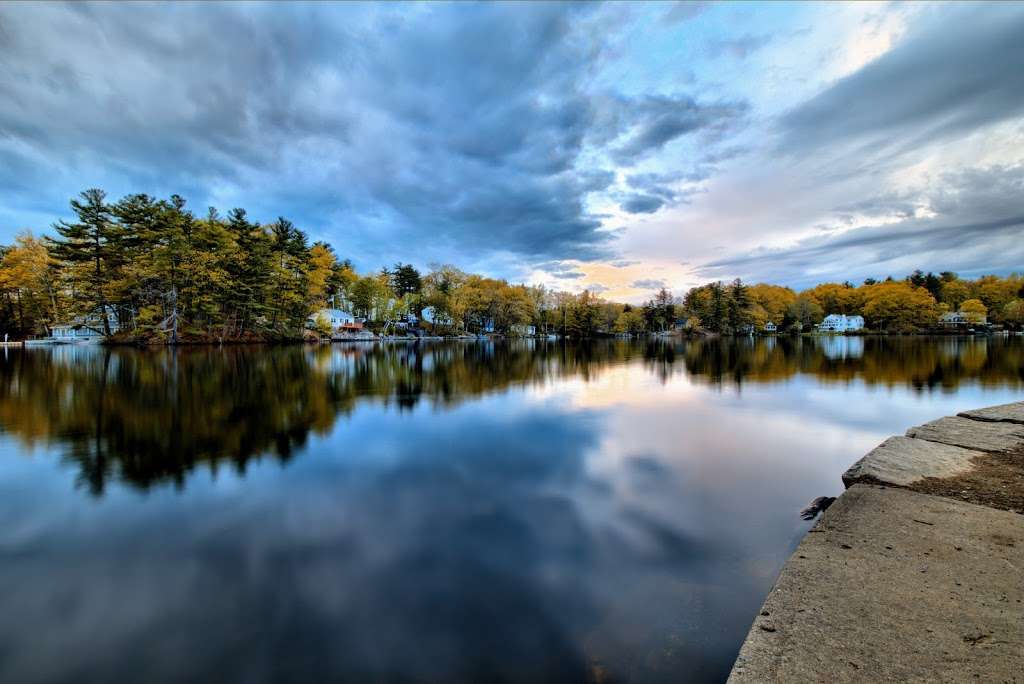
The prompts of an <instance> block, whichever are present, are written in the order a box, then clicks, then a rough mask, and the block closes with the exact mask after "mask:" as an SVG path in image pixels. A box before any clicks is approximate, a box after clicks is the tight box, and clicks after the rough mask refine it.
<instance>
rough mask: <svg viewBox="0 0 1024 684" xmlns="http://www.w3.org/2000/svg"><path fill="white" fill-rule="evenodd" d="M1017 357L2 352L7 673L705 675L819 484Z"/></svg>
mask: <svg viewBox="0 0 1024 684" xmlns="http://www.w3.org/2000/svg"><path fill="white" fill-rule="evenodd" d="M1022 343H1024V338H992V339H985V338H978V339H951V338H945V339H935V340H931V339H923V338H913V339H909V338H908V339H874V338H867V339H863V338H834V339H827V340H813V339H807V340H789V339H778V340H760V341H756V342H755V341H753V340H738V341H711V342H703V341H698V342H684V343H675V344H673V343H668V344H664V343H626V342H608V343H601V344H597V343H595V344H591V345H585V346H571V345H566V346H563V345H561V344H557V343H536V344H535V343H532V342H518V343H507V344H501V343H496V344H491V343H467V344H437V345H433V346H412V345H409V346H404V345H395V346H370V345H367V346H358V347H357V346H340V345H336V346H334V347H329V348H328V347H325V348H317V349H312V348H301V347H283V348H255V349H249V348H229V349H182V350H178V351H176V352H175V351H169V350H159V351H146V352H142V351H133V350H115V351H113V352H111V351H108V350H104V349H99V348H84V347H79V348H72V347H62V348H53V349H39V350H27V351H22V350H14V349H10V350H5V351H4V352H3V356H2V357H0V428H2V434H0V523H2V524H0V681H3V682H63V681H68V682H71V681H74V682H82V681H111V682H115V681H116V682H125V681H196V680H200V679H202V680H208V681H218V682H226V681H245V682H263V681H285V680H295V681H326V680H333V681H353V682H369V681H430V682H439V681H523V682H538V681H545V680H551V681H561V682H573V681H631V682H659V681H666V682H667V681H672V682H678V681H720V680H721V679H723V678H724V676H725V675H726V673H727V672H728V670H729V667H730V666H731V663H732V660H733V658H734V657H735V654H736V652H737V650H738V648H739V645H740V643H741V641H742V639H743V636H744V635H745V633H746V630H747V628H748V626H749V624H750V622H751V620H752V619H753V617H754V615H755V614H756V612H757V610H758V608H759V606H760V603H761V601H762V600H763V598H764V595H765V594H766V593H767V591H768V589H769V588H770V586H771V583H772V581H773V579H774V577H775V575H776V573H777V572H778V570H779V568H780V567H781V565H782V563H783V562H784V561H785V559H786V558H787V556H788V555H789V553H790V552H791V550H792V549H793V547H794V546H795V545H796V544H797V542H798V541H799V539H800V538H801V537H802V536H803V534H804V531H805V530H806V529H807V527H808V526H809V525H810V523H806V522H803V521H801V520H800V519H799V517H798V515H797V513H798V511H799V509H800V508H801V507H802V506H803V505H805V504H806V503H808V502H809V501H810V500H811V499H812V498H814V497H816V496H819V495H823V494H832V495H834V494H837V493H838V492H839V491H840V489H841V483H840V480H839V475H840V473H841V472H842V471H843V470H844V469H845V468H846V467H847V466H848V465H850V464H851V463H852V462H853V461H854V460H856V459H857V458H859V457H860V456H861V455H862V454H863V453H864V452H866V451H867V450H868V449H870V448H871V447H872V446H874V445H875V444H877V443H878V442H879V441H881V439H883V438H884V437H886V436H887V435H889V434H893V433H900V432H902V431H903V430H904V429H906V428H907V427H909V426H910V425H913V424H915V423H919V422H922V421H925V420H929V419H932V418H936V417H938V416H941V415H945V414H950V413H953V412H956V411H958V410H963V409H967V408H972V407H977V406H982V405H986V404H995V403H1001V402H1007V401H1013V400H1019V399H1021V398H1022V395H1024V344H1022Z"/></svg>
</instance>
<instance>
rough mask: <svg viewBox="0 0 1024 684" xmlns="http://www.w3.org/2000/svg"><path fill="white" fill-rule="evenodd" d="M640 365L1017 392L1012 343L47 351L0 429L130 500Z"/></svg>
mask: <svg viewBox="0 0 1024 684" xmlns="http://www.w3.org/2000/svg"><path fill="white" fill-rule="evenodd" d="M638 358H639V359H642V360H643V365H644V367H645V368H647V369H648V370H649V371H650V372H651V373H652V374H654V375H655V376H657V377H658V378H660V379H661V380H663V381H667V380H668V379H669V378H671V377H672V376H673V375H676V374H679V373H685V374H687V375H688V376H693V377H695V378H697V379H701V380H704V381H707V382H710V383H713V384H717V385H721V384H733V385H737V386H739V385H742V384H743V383H751V382H753V383H763V382H773V381H782V380H786V379H788V378H791V377H793V376H795V375H797V374H809V375H813V376H814V377H815V378H817V379H818V380H821V381H825V382H837V381H838V382H850V381H853V380H861V381H863V382H865V383H867V384H869V385H873V384H882V385H886V386H895V385H907V386H911V387H913V388H916V389H919V390H924V389H942V390H954V389H955V388H956V387H957V386H958V385H959V384H960V383H962V382H977V383H981V384H983V385H996V386H999V385H1005V386H1010V387H1017V386H1021V385H1022V384H1024V344H1022V343H1021V340H1020V339H1019V338H936V339H922V338H878V337H873V338H861V337H824V338H812V339H807V338H767V339H754V338H740V339H710V340H696V341H684V342H667V341H663V340H653V341H648V342H644V343H629V342H623V341H615V342H604V343H601V342H596V343H591V344H580V345H562V344H551V343H546V342H533V341H518V342H507V343H470V344H437V345H366V346H349V347H341V346H335V347H320V348H316V349H309V348H302V347H279V348H272V349H267V348H243V347H229V348H224V349H212V348H200V349H180V350H176V351H172V350H159V351H139V350H131V349H113V350H111V349H98V348H89V347H58V348H53V349H46V350H38V351H37V350H32V351H28V352H23V351H15V352H13V353H10V354H7V355H5V357H4V360H3V362H2V363H0V425H2V427H3V428H4V429H5V430H7V431H10V432H12V433H13V434H15V435H17V436H18V437H19V438H20V439H21V440H23V442H25V443H26V444H28V445H32V444H34V443H36V442H38V441H42V442H51V441H52V442H57V443H59V444H62V445H63V446H64V453H65V456H66V458H68V459H69V460H71V461H72V462H74V463H75V464H77V466H78V468H79V470H80V482H81V483H82V484H84V485H85V486H87V487H88V489H89V491H91V492H92V493H94V494H96V495H99V494H102V492H103V490H104V488H105V485H106V483H107V482H108V480H109V479H110V478H112V477H113V478H116V479H118V480H121V481H124V482H127V483H130V484H132V485H133V486H135V487H138V488H140V489H147V488H149V487H150V486H152V485H154V484H156V483H160V482H165V481H170V482H174V483H175V484H177V485H178V486H182V485H183V484H184V480H185V476H186V474H187V473H188V472H190V471H191V470H192V469H193V468H195V466H196V465H197V464H200V463H204V464H208V465H209V466H210V467H211V468H214V469H216V468H217V467H218V464H219V463H220V462H221V461H227V462H229V463H230V464H231V466H232V467H234V468H235V469H236V470H237V471H238V472H245V469H246V467H247V464H248V463H249V461H250V460H251V459H253V458H257V457H260V456H264V455H269V456H272V457H273V458H275V459H277V460H279V461H287V460H288V459H290V458H292V457H293V455H294V454H295V452H296V450H299V449H301V448H302V446H303V445H304V444H305V442H306V440H307V438H308V435H309V434H310V433H311V432H312V433H315V434H326V433H328V432H330V431H331V430H332V429H333V426H334V423H335V421H336V420H338V418H339V416H344V415H348V414H350V413H351V412H352V411H353V410H354V408H355V406H356V403H357V402H358V401H360V400H373V401H378V402H382V403H384V404H385V405H394V406H397V407H399V408H401V409H409V408H412V407H414V406H415V405H416V404H417V403H418V402H420V401H423V400H428V401H430V402H433V403H434V404H439V405H443V406H451V405H454V404H456V403H458V402H461V401H465V400H467V399H469V398H472V397H477V396H480V395H482V394H485V393H488V392H495V391H500V390H502V389H504V388H507V387H509V386H524V385H543V384H545V383H548V382H552V381H557V380H558V379H564V378H574V377H577V378H580V379H582V380H585V381H586V380H589V379H592V378H593V377H595V376H596V375H598V374H600V373H601V372H602V371H603V370H604V369H606V368H608V367H610V366H614V365H622V364H628V363H630V362H631V361H633V360H634V359H638Z"/></svg>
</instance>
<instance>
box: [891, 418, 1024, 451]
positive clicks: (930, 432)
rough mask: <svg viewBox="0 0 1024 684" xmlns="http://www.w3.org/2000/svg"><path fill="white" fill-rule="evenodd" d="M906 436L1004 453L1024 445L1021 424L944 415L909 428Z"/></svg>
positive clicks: (1023, 428)
mask: <svg viewBox="0 0 1024 684" xmlns="http://www.w3.org/2000/svg"><path fill="white" fill-rule="evenodd" d="M907 437H914V438H916V439H925V440H928V441H929V442H939V443H941V444H951V445H953V446H958V447H963V448H965V449H974V450H976V451H991V452H997V453H1005V452H1009V451H1015V450H1016V449H1019V448H1020V447H1021V445H1024V425H1016V424H1014V423H1005V422H989V421H980V420H972V419H970V418H962V417H960V416H946V417H945V418H939V419H938V420H933V421H932V422H930V423H925V424H924V425H918V426H917V427H912V428H910V429H909V430H907Z"/></svg>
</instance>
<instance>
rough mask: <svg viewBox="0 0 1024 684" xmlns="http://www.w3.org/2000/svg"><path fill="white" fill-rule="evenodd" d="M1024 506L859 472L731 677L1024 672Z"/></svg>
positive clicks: (1012, 675) (1007, 675)
mask: <svg viewBox="0 0 1024 684" xmlns="http://www.w3.org/2000/svg"><path fill="white" fill-rule="evenodd" d="M1022 571H1024V516H1020V515H1016V514H1013V513H1006V512H1003V511H996V510H992V509H990V508H986V507H982V506H975V505H973V504H967V503H962V502H959V501H953V500H950V499H943V498H939V497H933V496H928V495H924V494H917V493H915V492H910V491H906V490H903V489H897V488H885V487H879V486H873V485H863V484H858V485H855V486H853V487H851V488H850V489H849V490H847V491H846V493H844V494H843V495H842V496H840V497H839V499H838V500H837V501H836V502H835V503H834V504H832V506H831V507H830V508H829V509H828V510H827V511H826V512H825V514H824V516H823V517H822V519H821V520H820V521H819V523H818V525H817V526H816V527H815V528H814V529H812V530H811V531H810V533H808V534H807V536H806V537H805V538H804V540H803V541H802V542H801V544H800V546H799V547H798V548H797V550H796V552H795V553H794V554H793V556H792V557H791V558H790V559H789V561H788V562H787V563H786V565H785V567H784V568H783V570H782V574H781V575H780V577H779V579H778V581H777V582H776V584H775V587H774V588H773V589H772V591H771V593H770V594H769V596H768V599H767V600H766V601H765V604H764V606H763V607H762V610H761V613H760V615H759V616H758V617H757V618H755V621H754V625H753V627H752V628H751V631H750V634H749V635H748V636H747V640H746V642H745V643H744V644H743V648H742V650H741V651H740V655H739V658H738V659H737V661H736V664H735V666H734V667H733V671H732V674H731V675H730V677H729V681H730V682H734V683H738V682H765V681H771V682H835V681H838V682H852V681H913V682H925V681H927V682H936V681H938V682H963V681H986V682H1020V681H1024V603H1022V601H1024V582H1022V581H1020V578H1021V572H1022Z"/></svg>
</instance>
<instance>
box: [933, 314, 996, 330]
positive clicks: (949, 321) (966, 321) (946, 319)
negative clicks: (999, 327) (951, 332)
mask: <svg viewBox="0 0 1024 684" xmlns="http://www.w3.org/2000/svg"><path fill="white" fill-rule="evenodd" d="M987 322H988V317H987V316H985V315H975V316H974V317H973V320H972V319H971V317H969V316H968V315H967V314H965V313H964V312H963V311H950V312H948V313H944V314H942V315H941V316H939V325H940V326H942V327H943V328H969V327H972V326H975V325H985V324H986V323H987Z"/></svg>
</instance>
